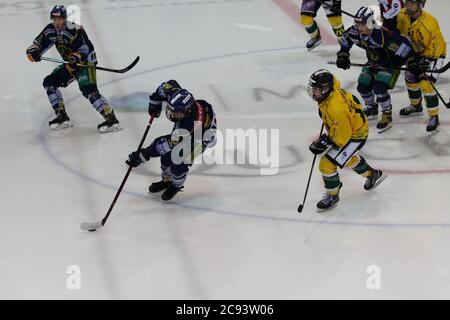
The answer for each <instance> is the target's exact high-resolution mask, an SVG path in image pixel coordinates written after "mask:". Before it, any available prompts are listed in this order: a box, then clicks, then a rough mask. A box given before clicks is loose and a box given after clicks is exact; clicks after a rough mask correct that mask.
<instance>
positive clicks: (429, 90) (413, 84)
mask: <svg viewBox="0 0 450 320" xmlns="http://www.w3.org/2000/svg"><path fill="white" fill-rule="evenodd" d="M425 2H426V0H406V8H404V9H402V10H401V11H400V13H399V14H398V17H397V28H398V30H399V31H400V33H401V34H402V35H405V36H408V37H409V39H410V40H411V43H412V46H413V49H414V52H415V53H416V57H415V58H414V59H410V60H409V61H408V62H409V63H408V65H407V67H408V68H409V69H410V71H406V72H405V79H406V86H407V88H408V95H409V100H410V105H409V106H408V107H406V108H403V109H401V110H400V116H402V117H409V116H416V115H421V114H422V112H423V108H422V94H423V96H424V97H425V105H426V107H427V111H428V116H429V120H428V124H427V127H426V131H427V132H429V134H430V135H432V134H435V133H437V128H438V127H439V116H438V114H439V99H438V96H437V93H436V91H435V90H434V88H433V86H432V85H431V84H430V82H429V81H427V79H426V76H428V78H429V79H430V80H431V81H433V83H435V82H436V80H437V78H438V74H437V73H427V74H426V75H424V73H423V70H435V69H440V68H442V66H443V65H444V60H445V56H446V54H447V45H446V43H445V40H444V37H443V36H442V32H441V29H440V27H439V23H438V21H437V20H436V19H435V18H434V17H433V16H432V15H431V14H429V13H428V12H425V11H424V10H423V8H424V6H425Z"/></svg>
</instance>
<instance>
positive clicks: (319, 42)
mask: <svg viewBox="0 0 450 320" xmlns="http://www.w3.org/2000/svg"><path fill="white" fill-rule="evenodd" d="M321 44H322V40H319V41H317V42H316V43H315V44H314V46H312V47H311V48H306V50H307V51H311V50H313V49H314V48H317V47H318V46H320V45H321Z"/></svg>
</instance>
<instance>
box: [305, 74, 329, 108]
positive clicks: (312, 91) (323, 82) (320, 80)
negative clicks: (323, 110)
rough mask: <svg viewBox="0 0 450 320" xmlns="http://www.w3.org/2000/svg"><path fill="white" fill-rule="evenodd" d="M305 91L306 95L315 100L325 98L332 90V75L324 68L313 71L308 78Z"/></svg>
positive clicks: (319, 100)
mask: <svg viewBox="0 0 450 320" xmlns="http://www.w3.org/2000/svg"><path fill="white" fill-rule="evenodd" d="M306 91H307V93H308V96H309V97H310V98H311V99H312V100H314V101H316V102H321V101H323V100H325V99H326V98H327V97H328V96H329V95H330V93H331V91H333V75H332V74H331V73H330V72H329V71H328V70H325V69H321V70H318V71H316V72H314V73H313V74H312V75H311V77H310V78H309V83H308V87H307V89H306Z"/></svg>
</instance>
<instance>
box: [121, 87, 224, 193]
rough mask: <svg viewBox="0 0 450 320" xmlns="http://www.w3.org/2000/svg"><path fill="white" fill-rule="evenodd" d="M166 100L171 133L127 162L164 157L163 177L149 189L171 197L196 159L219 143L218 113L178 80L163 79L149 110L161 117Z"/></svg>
mask: <svg viewBox="0 0 450 320" xmlns="http://www.w3.org/2000/svg"><path fill="white" fill-rule="evenodd" d="M163 102H166V103H167V106H166V116H167V118H168V119H169V120H170V121H172V122H174V126H173V129H172V134H170V135H165V136H161V137H158V138H156V139H155V140H154V141H153V142H152V144H150V146H148V147H147V148H143V149H141V150H139V151H135V152H133V153H131V154H130V155H129V156H128V160H127V161H126V163H127V164H128V165H130V166H132V167H137V166H138V165H140V164H141V163H143V162H146V161H148V160H150V158H156V157H160V159H161V177H162V179H161V181H159V182H154V183H152V184H151V185H150V187H149V192H151V193H155V192H160V191H163V190H165V191H164V193H163V194H162V195H161V199H162V200H164V201H167V200H170V199H172V198H173V197H174V196H175V195H176V194H177V193H178V191H180V190H181V189H182V188H183V185H184V182H185V181H186V178H187V174H188V172H189V168H190V167H191V165H192V163H193V161H194V159H195V158H196V157H197V156H199V155H201V154H202V153H203V151H204V150H205V149H206V148H212V147H214V145H215V144H216V136H215V133H216V130H217V123H216V116H215V113H214V110H213V108H212V106H211V105H210V104H209V103H208V102H206V101H204V100H196V99H194V97H193V96H192V94H191V93H190V92H188V91H187V90H185V89H181V87H180V85H179V84H178V83H177V82H176V81H175V80H169V81H167V82H164V83H162V84H161V85H160V86H159V87H158V89H157V90H156V91H155V92H154V93H153V94H152V95H151V96H150V105H149V110H148V111H149V114H150V115H151V116H155V117H159V116H160V114H161V110H162V103H163Z"/></svg>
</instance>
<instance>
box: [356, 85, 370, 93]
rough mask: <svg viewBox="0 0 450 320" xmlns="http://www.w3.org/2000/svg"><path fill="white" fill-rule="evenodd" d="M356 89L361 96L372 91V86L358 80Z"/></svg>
mask: <svg viewBox="0 0 450 320" xmlns="http://www.w3.org/2000/svg"><path fill="white" fill-rule="evenodd" d="M356 90H358V92H359V93H360V94H361V95H362V96H366V95H368V94H370V93H372V87H371V86H368V85H366V84H364V83H362V82H358V86H357V87H356Z"/></svg>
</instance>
